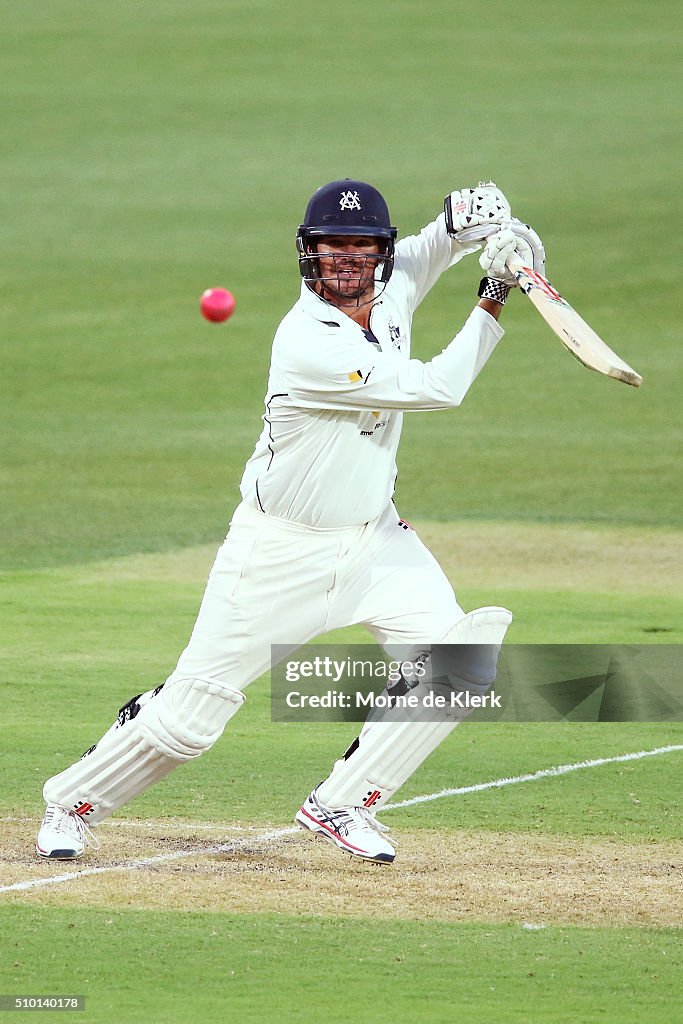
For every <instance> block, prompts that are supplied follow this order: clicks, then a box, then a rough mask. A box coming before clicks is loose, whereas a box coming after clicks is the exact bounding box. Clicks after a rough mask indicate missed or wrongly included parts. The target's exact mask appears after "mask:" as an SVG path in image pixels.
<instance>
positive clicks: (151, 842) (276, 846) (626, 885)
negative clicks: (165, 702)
mask: <svg viewBox="0 0 683 1024" xmlns="http://www.w3.org/2000/svg"><path fill="white" fill-rule="evenodd" d="M34 832H35V827H34V823H32V822H31V823H30V822H14V823H11V824H8V828H7V831H6V833H5V834H6V837H7V842H6V844H5V848H4V851H3V857H2V865H3V867H2V880H3V883H4V884H11V883H12V882H18V881H25V880H28V879H38V878H47V877H50V876H53V875H61V874H64V873H66V872H71V871H76V870H78V868H80V867H83V868H87V867H111V868H112V870H111V871H108V872H106V873H103V874H98V875H93V876H89V877H88V876H86V877H82V878H74V879H71V880H69V881H67V882H64V883H60V884H58V885H50V886H46V887H43V888H36V889H32V890H24V891H19V892H12V893H5V894H3V895H4V898H5V899H18V900H21V901H27V900H28V901H30V902H32V903H34V902H35V903H39V904H52V905H72V904H73V903H74V901H76V902H83V903H87V905H88V906H108V907H112V908H121V907H139V908H146V909H150V908H151V909H169V910H183V909H188V910H190V909H191V910H199V909H202V908H205V909H207V910H211V911H216V910H225V911H229V912H244V913H249V912H261V913H263V912H283V913H289V914H291V913H301V914H304V913H306V914H311V913H312V914H320V915H330V914H332V915H334V914H343V915H344V916H349V915H352V916H359V917H383V918H396V919H398V918H406V919H407V918H412V919H423V920H424V919H432V920H443V921H449V920H463V921H492V922H493V921H495V922H506V921H516V922H518V923H519V922H522V923H532V924H576V925H583V926H591V925H592V926H600V925H610V926H634V925H636V926H638V925H640V926H652V927H654V926H657V927H664V926H677V925H680V922H681V920H682V919H683V895H682V893H681V885H680V880H681V876H682V872H683V842H677V841H676V842H674V841H669V842H658V843H657V844H656V845H654V844H652V845H649V844H647V843H642V844H628V843H624V842H621V841H607V840H601V841H594V840H585V839H567V838H564V837H560V838H558V837H548V836H536V835H526V834H509V833H506V834H502V833H501V834H498V833H491V832H452V833H447V834H443V833H437V832H431V831H425V830H420V831H419V832H408V831H406V832H404V831H402V830H398V831H397V837H396V838H397V839H398V842H399V845H398V853H397V859H396V862H395V863H394V864H393V865H391V866H379V865H373V864H368V863H365V862H362V861H355V860H352V859H351V858H350V857H349V856H347V855H346V854H343V853H341V852H340V851H337V850H336V849H335V848H334V847H332V846H331V845H329V844H328V843H326V842H324V841H322V840H320V839H316V838H315V837H311V836H309V835H307V834H306V833H304V832H300V833H295V834H291V835H284V836H279V837H278V838H276V839H274V840H270V841H264V840H262V839H260V838H259V837H260V836H262V835H263V833H264V832H265V829H261V828H259V829H256V828H255V827H245V826H240V825H232V826H221V825H216V826H215V827H214V826H210V827H206V826H202V828H201V830H200V829H198V828H196V827H195V826H194V825H193V824H192V823H185V822H172V823H169V822H140V823H136V822H116V821H112V822H109V823H105V824H104V825H102V826H101V827H100V828H99V829H98V837H99V839H100V841H101V844H102V845H101V849H100V850H99V851H98V852H93V851H89V853H88V856H87V857H85V858H83V859H82V860H81V861H78V862H64V861H62V862H55V863H50V862H49V861H48V862H46V861H41V860H38V859H37V858H36V857H34V856H33V855H32V850H33V840H34ZM231 842H236V843H238V844H239V847H238V848H237V849H235V850H234V851H230V852H227V853H216V852H215V851H214V850H213V849H212V848H213V847H215V846H216V845H217V844H221V845H222V844H229V843H231ZM188 849H191V850H193V851H196V853H194V854H193V855H192V856H189V857H185V858H183V859H182V860H175V861H174V860H168V861H166V862H164V861H163V860H159V861H158V862H157V863H153V864H151V865H146V866H137V867H134V868H133V869H126V865H127V864H130V862H131V861H135V860H138V859H144V858H150V857H155V856H162V855H164V854H168V853H171V852H173V851H183V850H188ZM203 850H206V851H207V852H206V853H203V852H202V851H203ZM117 867H118V870H117Z"/></svg>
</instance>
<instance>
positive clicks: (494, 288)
mask: <svg viewBox="0 0 683 1024" xmlns="http://www.w3.org/2000/svg"><path fill="white" fill-rule="evenodd" d="M509 293H510V289H509V288H508V286H507V285H506V284H504V283H503V281H498V280H496V278H495V277H482V279H481V281H480V282H479V291H478V292H477V295H478V296H479V298H480V299H492V300H493V301H494V302H499V303H500V304H501V306H504V305H505V300H506V299H507V297H508V295H509Z"/></svg>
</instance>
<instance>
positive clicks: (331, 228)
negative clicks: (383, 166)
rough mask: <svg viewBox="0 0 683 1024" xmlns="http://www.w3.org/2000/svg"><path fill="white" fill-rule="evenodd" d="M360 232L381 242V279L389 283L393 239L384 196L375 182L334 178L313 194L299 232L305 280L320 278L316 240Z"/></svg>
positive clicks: (392, 260)
mask: <svg viewBox="0 0 683 1024" xmlns="http://www.w3.org/2000/svg"><path fill="white" fill-rule="evenodd" d="M342 235H358V236H366V237H369V238H376V239H377V240H378V241H379V243H380V253H381V255H380V256H379V257H375V259H376V260H377V262H378V263H381V264H382V272H381V276H380V277H379V280H380V281H381V282H382V283H383V284H386V282H387V281H388V280H389V278H390V277H391V273H392V271H393V269H394V240H395V238H396V235H397V230H396V228H395V227H392V225H391V220H390V218H389V209H388V207H387V204H386V202H385V200H384V198H383V196H382V195H381V194H380V193H379V192H378V191H377V189H376V188H374V187H373V186H372V185H368V184H367V182H365V181H355V180H354V179H353V178H342V179H341V180H340V181H331V182H330V183H329V184H328V185H323V186H322V187H321V188H319V189H318V190H317V191H316V192H314V193H313V195H312V196H311V199H310V201H309V203H308V206H307V208H306V214H305V216H304V221H303V224H300V225H299V230H298V231H297V234H296V245H297V249H298V251H299V269H300V271H301V276H302V277H303V279H304V280H305V281H316V280H319V274H318V267H317V262H318V261H317V259H316V255H315V253H316V243H317V242H318V241H320V240H321V239H323V238H325V237H326V236H342Z"/></svg>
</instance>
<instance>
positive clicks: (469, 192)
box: [443, 181, 511, 242]
mask: <svg viewBox="0 0 683 1024" xmlns="http://www.w3.org/2000/svg"><path fill="white" fill-rule="evenodd" d="M443 208H444V214H445V217H446V230H447V231H448V234H449V235H450V236H451V237H452V238H456V239H458V241H464V239H461V238H460V232H461V231H465V230H467V232H468V236H467V241H468V242H472V241H481V240H482V239H483V238H485V237H486V233H487V232H485V231H477V228H478V227H484V228H486V227H490V226H491V225H492V224H502V223H503V221H506V220H509V219H510V215H511V210H510V204H509V202H508V201H507V199H506V198H505V196H504V195H503V193H502V192H501V191H500V189H499V188H498V186H497V185H496V184H494V182H492V181H480V182H479V184H478V185H477V187H476V188H463V189H459V190H458V191H457V192H451V193H450V195H447V196H446V198H445V199H444V204H443Z"/></svg>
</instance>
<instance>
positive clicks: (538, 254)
mask: <svg viewBox="0 0 683 1024" xmlns="http://www.w3.org/2000/svg"><path fill="white" fill-rule="evenodd" d="M513 259H515V260H520V261H521V262H522V263H523V264H524V266H526V267H530V268H531V269H532V270H535V271H537V272H538V273H539V274H543V275H545V249H544V248H543V242H542V241H541V239H540V238H539V237H538V235H537V234H536V232H535V231H534V229H533V228H532V227H530V226H529V225H528V224H523V223H522V222H521V221H520V220H517V219H516V218H515V219H513V220H511V221H508V222H507V223H506V224H505V225H504V226H503V227H502V229H501V230H500V231H498V232H496V234H494V235H491V236H490V237H489V239H488V241H487V242H486V246H485V247H484V251H483V252H482V254H481V256H480V257H479V265H480V267H481V269H482V270H483V271H484V272H485V273H486V276H487V277H489V278H492V279H494V280H497V281H502V282H503V284H505V285H507V287H508V288H516V287H517V278H516V277H515V276H514V274H512V273H511V272H510V270H509V269H508V261H510V260H513Z"/></svg>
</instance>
